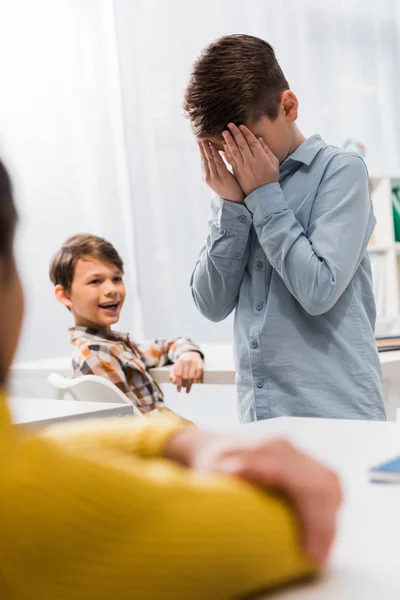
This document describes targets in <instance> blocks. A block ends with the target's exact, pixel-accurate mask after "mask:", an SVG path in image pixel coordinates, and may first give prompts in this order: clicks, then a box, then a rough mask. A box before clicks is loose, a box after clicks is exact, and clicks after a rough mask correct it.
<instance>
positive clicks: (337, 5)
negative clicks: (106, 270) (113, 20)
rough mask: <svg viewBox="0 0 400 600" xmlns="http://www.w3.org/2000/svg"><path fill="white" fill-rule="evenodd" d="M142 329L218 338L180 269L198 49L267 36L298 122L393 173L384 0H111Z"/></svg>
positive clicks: (194, 205)
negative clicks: (239, 37)
mask: <svg viewBox="0 0 400 600" xmlns="http://www.w3.org/2000/svg"><path fill="white" fill-rule="evenodd" d="M115 6H116V16H117V37H118V44H119V54H120V61H121V73H122V87H123V99H124V110H125V121H126V126H127V130H126V135H127V144H128V149H129V164H130V173H131V189H132V194H133V195H132V199H133V206H134V214H135V220H134V232H135V239H136V241H137V257H138V274H139V287H140V292H141V297H142V300H143V317H144V328H145V331H146V332H147V333H148V335H160V334H161V333H162V334H168V335H171V334H176V333H183V334H190V335H192V336H193V337H195V338H196V339H200V341H202V340H208V341H229V340H230V339H231V332H232V323H231V321H230V320H228V322H226V323H223V324H219V325H216V324H213V323H208V322H207V321H206V320H205V319H203V318H202V317H201V316H200V315H198V314H197V312H196V309H195V307H194V304H193V302H192V300H191V297H190V290H189V277H190V272H191V269H192V267H193V265H194V262H195V259H196V255H197V253H198V251H199V249H200V247H201V245H202V243H203V241H204V238H205V236H206V218H207V214H208V205H209V192H208V190H207V189H206V187H205V186H204V185H203V184H202V181H201V173H200V168H199V161H198V156H197V148H196V146H195V144H194V141H193V139H192V136H191V133H190V130H189V126H188V123H187V122H186V121H185V120H184V118H183V117H182V115H181V102H182V96H183V91H184V87H185V85H186V81H187V78H188V76H189V73H190V70H191V66H192V63H193V61H194V60H195V58H196V57H197V56H198V54H199V53H200V51H201V49H202V48H203V47H204V46H205V45H206V44H208V43H209V42H210V41H212V40H213V39H215V38H217V37H219V36H221V35H224V34H230V33H249V34H252V35H256V36H260V37H263V38H265V39H266V40H268V41H269V42H270V43H272V45H273V46H274V48H275V51H276V53H277V56H278V59H279V61H280V63H281V65H282V67H283V70H284V72H285V74H286V76H287V78H288V80H289V83H290V85H291V87H292V89H293V90H294V91H295V92H296V94H297V95H298V97H299V100H300V119H299V126H300V128H301V130H302V131H303V133H304V134H305V135H307V136H308V135H312V134H313V133H316V132H318V133H320V134H321V135H322V136H323V137H324V139H325V140H326V141H327V142H328V143H333V144H336V145H341V144H342V143H343V142H344V141H345V140H346V139H347V138H351V139H355V140H358V141H359V142H361V143H363V144H364V145H365V146H366V149H367V154H366V159H367V162H368V165H369V169H370V171H371V172H372V173H374V174H376V173H381V172H398V171H400V142H399V132H400V128H399V122H398V121H399V116H398V102H399V98H400V86H399V73H400V69H399V46H398V39H399V25H400V3H399V2H397V1H396V0H381V1H380V2H377V1H376V0H324V1H323V2H321V1H320V0H285V1H284V2H277V1H276V0H247V1H246V2H245V1H244V0H202V1H201V2H200V1H199V2H187V1H185V0H168V2H164V1H163V0H142V1H141V0H137V1H132V0H115Z"/></svg>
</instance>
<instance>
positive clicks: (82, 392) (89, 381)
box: [47, 373, 142, 416]
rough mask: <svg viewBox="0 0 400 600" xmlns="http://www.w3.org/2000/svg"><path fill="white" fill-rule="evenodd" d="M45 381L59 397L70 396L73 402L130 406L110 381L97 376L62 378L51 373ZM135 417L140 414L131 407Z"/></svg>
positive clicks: (127, 400) (134, 407)
mask: <svg viewBox="0 0 400 600" xmlns="http://www.w3.org/2000/svg"><path fill="white" fill-rule="evenodd" d="M47 381H48V382H49V383H50V384H51V385H52V386H53V387H55V388H56V390H57V391H58V392H59V396H61V397H62V398H64V397H65V396H67V395H68V396H71V397H72V398H73V400H78V401H82V402H109V403H118V404H132V402H131V401H130V400H129V399H128V398H127V396H125V394H124V393H123V392H121V390H120V389H118V388H117V386H116V385H114V384H113V383H112V382H111V381H109V380H108V379H106V378H104V377H99V376H98V375H82V376H81V377H76V378H72V377H62V376H61V375H59V374H58V373H52V374H51V375H49V376H48V378H47ZM133 412H134V414H135V415H136V416H142V413H141V412H140V411H139V409H138V408H137V407H136V406H133Z"/></svg>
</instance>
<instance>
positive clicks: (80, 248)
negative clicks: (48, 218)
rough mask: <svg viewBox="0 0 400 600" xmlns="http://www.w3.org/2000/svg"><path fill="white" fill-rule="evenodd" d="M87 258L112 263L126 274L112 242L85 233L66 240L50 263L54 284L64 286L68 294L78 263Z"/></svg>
mask: <svg viewBox="0 0 400 600" xmlns="http://www.w3.org/2000/svg"><path fill="white" fill-rule="evenodd" d="M87 256H91V257H93V258H97V259H99V260H102V261H104V262H108V263H111V264H113V265H114V266H116V267H117V269H119V270H120V271H121V272H122V273H123V272H124V263H123V261H122V259H121V257H120V255H119V254H118V252H117V251H116V249H115V248H114V246H113V245H112V244H110V242H107V240H105V239H104V238H101V237H98V236H96V235H91V234H89V233H83V234H78V235H73V236H72V237H70V238H68V239H67V240H65V242H64V243H63V245H62V246H61V248H60V249H59V250H58V252H56V254H55V255H54V256H53V258H52V261H51V263H50V279H51V281H52V282H53V284H54V285H62V286H63V288H64V289H65V290H66V291H67V292H70V291H71V286H72V282H73V280H74V274H75V266H76V263H77V262H78V260H79V259H81V258H84V257H87Z"/></svg>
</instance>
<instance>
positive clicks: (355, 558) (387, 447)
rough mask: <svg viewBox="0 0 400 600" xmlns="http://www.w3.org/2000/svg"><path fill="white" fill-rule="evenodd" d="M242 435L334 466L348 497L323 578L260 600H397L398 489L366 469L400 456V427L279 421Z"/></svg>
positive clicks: (253, 427)
mask: <svg viewBox="0 0 400 600" xmlns="http://www.w3.org/2000/svg"><path fill="white" fill-rule="evenodd" d="M243 429H247V430H248V432H251V433H252V434H253V435H254V436H257V437H258V436H260V437H265V436H268V437H270V436H271V435H278V436H283V437H285V438H288V439H290V440H291V441H293V442H294V443H295V444H296V445H297V446H299V447H301V448H302V449H304V450H305V451H307V452H308V453H309V454H311V455H313V456H315V457H317V458H318V459H320V460H323V461H324V462H325V463H326V464H328V465H330V466H332V467H333V468H334V469H335V470H336V471H337V472H338V473H339V474H340V476H341V478H342V481H343V486H344V492H345V501H344V506H343V508H342V512H341V515H340V519H339V530H338V536H337V541H336V543H335V546H334V549H333V554H332V559H331V563H330V566H329V569H328V570H327V572H326V574H325V575H324V576H323V577H322V579H321V580H319V581H318V580H317V581H315V582H311V583H307V584H305V585H303V586H300V587H294V588H292V589H289V590H285V591H282V592H279V593H278V592H277V593H274V594H272V595H268V596H266V597H265V600H267V598H268V600H275V599H276V600H359V599H360V600H399V598H400V568H399V564H400V485H388V484H371V483H369V482H368V479H367V470H368V468H369V467H370V466H372V465H375V464H377V463H379V462H381V461H384V460H386V459H388V458H391V457H393V456H396V455H398V454H400V425H399V424H398V423H382V422H371V421H345V420H334V419H332V420H329V419H299V418H293V417H283V418H278V419H271V420H269V421H259V422H257V423H251V424H248V425H242V426H241V431H243Z"/></svg>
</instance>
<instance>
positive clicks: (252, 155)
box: [222, 123, 279, 196]
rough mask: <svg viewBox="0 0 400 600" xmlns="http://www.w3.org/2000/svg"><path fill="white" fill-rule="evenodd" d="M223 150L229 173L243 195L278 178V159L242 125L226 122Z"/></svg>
mask: <svg viewBox="0 0 400 600" xmlns="http://www.w3.org/2000/svg"><path fill="white" fill-rule="evenodd" d="M228 127H229V131H224V132H223V133H222V135H223V136H224V140H225V144H224V150H225V154H226V157H227V160H228V162H229V163H230V165H231V166H232V169H233V173H234V175H235V177H236V178H237V180H238V183H239V185H240V187H241V189H242V190H243V192H244V193H245V195H246V196H248V195H249V194H251V192H253V191H254V190H256V189H257V188H259V187H261V186H263V185H266V184H267V183H275V182H277V181H279V161H278V159H277V158H276V156H275V155H274V154H273V153H272V152H271V150H270V149H269V148H268V146H267V145H266V144H265V142H264V140H263V139H262V138H259V139H257V138H256V137H255V135H253V134H252V133H251V131H250V130H249V129H247V127H246V126H245V125H240V127H236V125H234V124H233V123H229V125H228Z"/></svg>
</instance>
